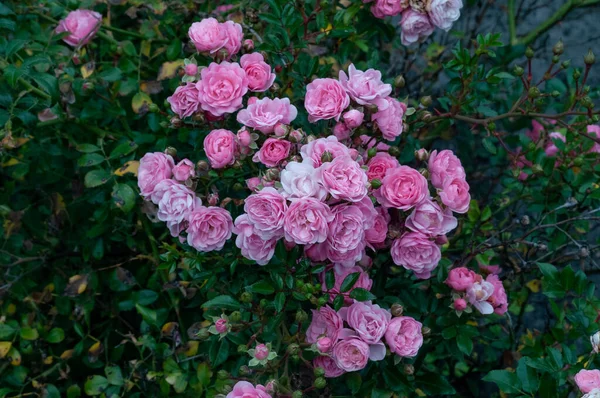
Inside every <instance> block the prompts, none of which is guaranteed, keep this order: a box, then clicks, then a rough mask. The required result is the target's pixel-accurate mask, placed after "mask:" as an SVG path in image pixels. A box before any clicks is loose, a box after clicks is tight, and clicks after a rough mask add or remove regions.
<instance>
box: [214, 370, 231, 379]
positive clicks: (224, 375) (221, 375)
mask: <svg viewBox="0 0 600 398" xmlns="http://www.w3.org/2000/svg"><path fill="white" fill-rule="evenodd" d="M228 378H229V372H228V371H226V370H223V369H221V370H219V371H218V372H217V379H220V380H227V379H228Z"/></svg>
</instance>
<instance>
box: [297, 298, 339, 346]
mask: <svg viewBox="0 0 600 398" xmlns="http://www.w3.org/2000/svg"><path fill="white" fill-rule="evenodd" d="M343 324H344V321H343V320H342V318H341V317H340V315H339V314H338V313H337V312H335V310H334V309H332V308H331V307H329V306H328V305H326V306H323V307H321V308H319V309H318V310H312V320H311V322H310V326H309V327H308V329H307V330H306V341H307V342H308V343H311V344H314V343H316V342H317V341H319V338H321V337H328V338H330V339H331V340H332V341H333V343H335V342H336V341H337V340H338V336H339V334H340V332H341V331H342V328H343Z"/></svg>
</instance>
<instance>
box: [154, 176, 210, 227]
mask: <svg viewBox="0 0 600 398" xmlns="http://www.w3.org/2000/svg"><path fill="white" fill-rule="evenodd" d="M201 205H202V201H201V200H200V199H199V198H197V197H196V194H195V193H194V191H192V190H191V189H189V188H188V187H186V186H185V185H183V184H173V185H170V186H169V187H168V188H167V189H166V190H165V191H164V193H163V195H162V198H161V199H160V201H159V202H158V212H157V213H156V216H157V218H158V219H159V220H160V221H165V222H166V223H167V227H169V230H170V231H171V235H172V236H174V237H175V236H179V233H180V232H181V231H182V230H183V229H184V226H185V225H184V221H185V220H187V219H188V217H189V215H190V214H191V213H192V212H193V211H194V210H195V209H196V208H198V207H199V206H201Z"/></svg>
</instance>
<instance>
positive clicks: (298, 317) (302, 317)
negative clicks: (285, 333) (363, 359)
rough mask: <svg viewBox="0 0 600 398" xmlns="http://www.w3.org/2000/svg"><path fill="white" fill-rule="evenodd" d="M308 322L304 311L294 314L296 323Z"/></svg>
mask: <svg viewBox="0 0 600 398" xmlns="http://www.w3.org/2000/svg"><path fill="white" fill-rule="evenodd" d="M307 320H308V314H307V313H306V312H305V311H304V310H298V311H297V312H296V322H298V323H300V322H306V321H307Z"/></svg>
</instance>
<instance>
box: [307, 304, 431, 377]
mask: <svg viewBox="0 0 600 398" xmlns="http://www.w3.org/2000/svg"><path fill="white" fill-rule="evenodd" d="M421 328H422V325H421V323H420V322H418V321H416V320H415V319H413V318H411V317H408V316H399V317H394V318H392V314H391V313H390V311H389V310H386V309H383V308H381V307H379V306H378V305H377V304H371V303H370V302H358V301H357V302H354V303H353V304H352V305H350V306H349V307H343V308H341V309H340V310H339V311H338V312H336V311H335V310H333V309H332V308H330V307H329V306H324V307H321V308H320V309H319V310H313V317H312V321H311V324H310V326H309V327H308V330H307V331H306V341H307V342H308V343H311V344H313V347H314V350H315V351H317V352H318V353H319V356H318V357H316V358H315V359H314V361H313V365H314V366H315V367H320V368H323V369H324V371H325V377H338V376H340V375H342V374H344V373H346V372H355V371H358V370H361V369H363V368H364V367H365V366H367V363H368V361H369V360H371V361H381V360H382V359H384V358H385V355H386V346H385V344H384V341H385V343H386V344H387V346H388V347H389V349H390V351H391V352H392V353H394V354H396V355H398V356H399V357H414V356H416V355H417V352H418V351H419V348H420V347H421V345H422V344H423V334H422V332H421Z"/></svg>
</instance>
